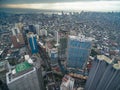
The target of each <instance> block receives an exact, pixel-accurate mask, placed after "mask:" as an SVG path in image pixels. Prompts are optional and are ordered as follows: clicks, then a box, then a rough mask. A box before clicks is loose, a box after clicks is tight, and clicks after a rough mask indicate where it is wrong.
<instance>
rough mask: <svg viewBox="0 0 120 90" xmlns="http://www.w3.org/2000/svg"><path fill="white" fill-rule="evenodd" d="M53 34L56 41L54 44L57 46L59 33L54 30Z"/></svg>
mask: <svg viewBox="0 0 120 90" xmlns="http://www.w3.org/2000/svg"><path fill="white" fill-rule="evenodd" d="M54 36H55V41H56V42H57V43H56V46H58V44H59V43H58V42H59V34H58V31H55V32H54Z"/></svg>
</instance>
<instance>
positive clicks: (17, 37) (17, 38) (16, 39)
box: [11, 27, 25, 48]
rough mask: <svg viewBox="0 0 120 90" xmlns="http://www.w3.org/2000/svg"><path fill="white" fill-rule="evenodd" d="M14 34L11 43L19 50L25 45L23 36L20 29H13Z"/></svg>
mask: <svg viewBox="0 0 120 90" xmlns="http://www.w3.org/2000/svg"><path fill="white" fill-rule="evenodd" d="M12 34H13V35H12V36H11V41H12V43H13V46H14V47H15V48H19V47H21V46H23V45H24V44H25V42H24V38H23V35H22V33H21V32H20V30H19V28H17V27H15V28H12Z"/></svg>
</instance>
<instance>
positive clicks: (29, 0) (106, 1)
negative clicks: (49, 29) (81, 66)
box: [0, 0, 120, 11]
mask: <svg viewBox="0 0 120 90" xmlns="http://www.w3.org/2000/svg"><path fill="white" fill-rule="evenodd" d="M0 8H29V9H47V10H51V9H53V10H87V11H120V0H0Z"/></svg>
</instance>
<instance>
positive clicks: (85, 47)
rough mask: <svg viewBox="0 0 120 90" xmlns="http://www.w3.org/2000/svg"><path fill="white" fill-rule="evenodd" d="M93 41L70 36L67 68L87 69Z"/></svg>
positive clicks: (82, 37)
mask: <svg viewBox="0 0 120 90" xmlns="http://www.w3.org/2000/svg"><path fill="white" fill-rule="evenodd" d="M91 46H92V43H91V40H90V39H89V38H85V37H84V36H83V35H81V36H69V37H68V46H67V67H68V68H79V69H82V68H84V67H85V65H86V62H87V60H88V58H89V54H90V51H91Z"/></svg>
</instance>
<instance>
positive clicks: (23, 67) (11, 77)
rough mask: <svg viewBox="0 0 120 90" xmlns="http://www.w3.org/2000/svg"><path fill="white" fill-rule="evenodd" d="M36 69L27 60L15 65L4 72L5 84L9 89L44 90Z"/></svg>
mask: <svg viewBox="0 0 120 90" xmlns="http://www.w3.org/2000/svg"><path fill="white" fill-rule="evenodd" d="M39 74H40V73H38V70H37V69H36V68H35V67H34V66H33V65H32V64H29V63H28V62H27V61H25V62H23V63H20V64H18V65H16V66H15V69H13V70H12V71H10V72H8V73H7V74H6V77H7V85H8V88H9V89H10V90H44V89H43V88H42V86H41V84H40V83H42V81H40V80H41V79H40V77H39V76H41V75H39Z"/></svg>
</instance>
